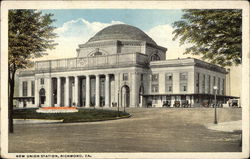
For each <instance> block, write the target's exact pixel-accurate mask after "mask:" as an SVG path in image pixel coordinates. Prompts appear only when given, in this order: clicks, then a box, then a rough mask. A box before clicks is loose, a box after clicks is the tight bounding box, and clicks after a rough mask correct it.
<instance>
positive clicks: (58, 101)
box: [57, 77, 61, 107]
mask: <svg viewBox="0 0 250 159" xmlns="http://www.w3.org/2000/svg"><path fill="white" fill-rule="evenodd" d="M57 106H59V107H60V106H61V78H60V77H58V78H57Z"/></svg>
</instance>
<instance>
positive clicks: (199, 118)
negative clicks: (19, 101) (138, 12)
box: [9, 108, 241, 153]
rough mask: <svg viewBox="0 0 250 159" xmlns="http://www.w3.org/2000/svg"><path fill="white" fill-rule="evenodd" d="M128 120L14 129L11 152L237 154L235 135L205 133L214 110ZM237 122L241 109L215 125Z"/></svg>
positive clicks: (148, 112)
mask: <svg viewBox="0 0 250 159" xmlns="http://www.w3.org/2000/svg"><path fill="white" fill-rule="evenodd" d="M127 111H128V112H130V113H131V114H132V117H131V118H128V119H121V120H112V121H103V122H91V123H66V124H59V123H53V124H23V125H22V124H18V125H15V133H14V134H11V135H10V136H9V141H10V142H9V152H19V153H20V152H41V153H42V152H51V153H55V152H213V151H217V152H224V151H241V147H239V141H240V134H239V132H235V133H232V132H220V131H215V130H209V129H207V128H206V127H205V126H204V125H205V124H207V123H212V122H213V109H207V108H199V109H196V108H187V109H183V108H182V109H180V108H179V109H178V108H173V109H166V108H133V109H132V108H130V109H127ZM240 119H241V109H218V121H219V122H226V121H235V120H240Z"/></svg>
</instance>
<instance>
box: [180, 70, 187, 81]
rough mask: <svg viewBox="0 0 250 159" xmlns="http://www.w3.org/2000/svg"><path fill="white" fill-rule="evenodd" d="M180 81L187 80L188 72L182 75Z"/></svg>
mask: <svg viewBox="0 0 250 159" xmlns="http://www.w3.org/2000/svg"><path fill="white" fill-rule="evenodd" d="M180 80H187V72H184V73H180Z"/></svg>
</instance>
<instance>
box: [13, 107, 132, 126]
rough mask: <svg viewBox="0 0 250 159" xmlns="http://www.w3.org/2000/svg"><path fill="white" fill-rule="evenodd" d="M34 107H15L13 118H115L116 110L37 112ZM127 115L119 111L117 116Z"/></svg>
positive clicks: (123, 116) (88, 120)
mask: <svg viewBox="0 0 250 159" xmlns="http://www.w3.org/2000/svg"><path fill="white" fill-rule="evenodd" d="M36 109H37V108H31V109H16V110H14V119H47V120H63V122H64V123H72V122H90V121H103V120H112V119H117V111H115V110H103V109H79V111H78V112H76V113H37V112H36ZM129 116H130V114H129V113H126V112H121V111H120V112H119V117H122V118H126V117H129Z"/></svg>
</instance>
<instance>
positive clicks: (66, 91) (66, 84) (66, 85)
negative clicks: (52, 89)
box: [64, 77, 69, 107]
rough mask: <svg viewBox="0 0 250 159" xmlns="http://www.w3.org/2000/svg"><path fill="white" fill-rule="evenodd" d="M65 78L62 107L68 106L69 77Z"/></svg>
mask: <svg viewBox="0 0 250 159" xmlns="http://www.w3.org/2000/svg"><path fill="white" fill-rule="evenodd" d="M65 78H66V83H65V103H64V105H65V106H66V107H67V106H69V77H65Z"/></svg>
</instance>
